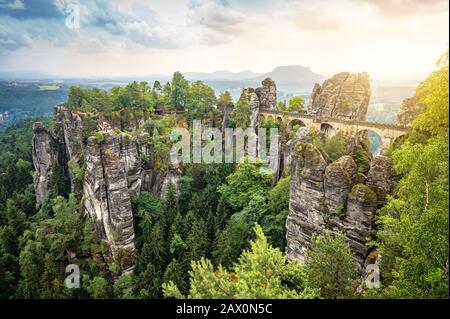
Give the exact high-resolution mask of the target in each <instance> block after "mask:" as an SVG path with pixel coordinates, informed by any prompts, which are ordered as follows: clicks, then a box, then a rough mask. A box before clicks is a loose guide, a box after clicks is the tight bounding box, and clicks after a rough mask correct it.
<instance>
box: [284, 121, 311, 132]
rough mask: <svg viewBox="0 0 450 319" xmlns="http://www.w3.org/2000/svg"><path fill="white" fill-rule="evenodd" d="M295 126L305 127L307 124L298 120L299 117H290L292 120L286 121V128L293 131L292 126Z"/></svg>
mask: <svg viewBox="0 0 450 319" xmlns="http://www.w3.org/2000/svg"><path fill="white" fill-rule="evenodd" d="M296 126H299V127H306V126H307V125H306V123H305V122H303V121H302V120H300V119H292V120H290V121H289V123H288V129H289V131H293V130H294V127H296Z"/></svg>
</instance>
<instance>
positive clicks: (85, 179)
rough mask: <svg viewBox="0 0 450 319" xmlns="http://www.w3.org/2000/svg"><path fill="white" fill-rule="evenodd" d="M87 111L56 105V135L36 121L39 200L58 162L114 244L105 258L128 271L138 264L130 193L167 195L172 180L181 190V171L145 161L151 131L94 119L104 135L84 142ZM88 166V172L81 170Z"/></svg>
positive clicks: (45, 194)
mask: <svg viewBox="0 0 450 319" xmlns="http://www.w3.org/2000/svg"><path fill="white" fill-rule="evenodd" d="M83 116H87V115H86V114H77V113H75V112H72V111H70V110H68V109H66V108H64V107H63V106H57V107H56V108H55V133H54V134H51V133H50V132H48V130H46V129H45V128H44V127H43V126H42V124H40V123H35V125H34V127H33V163H34V166H35V170H36V177H35V191H36V200H37V204H42V203H43V202H44V201H45V199H46V198H47V197H48V195H49V194H48V193H49V189H48V186H49V180H50V178H51V176H52V174H53V170H54V167H55V165H59V166H60V167H61V168H63V169H64V170H65V171H64V173H65V174H67V173H68V174H69V177H70V184H71V191H72V192H75V193H77V194H79V195H81V196H82V199H83V205H84V210H85V213H86V214H87V215H89V216H90V217H91V218H92V219H93V220H94V221H95V224H96V227H97V232H98V234H99V237H100V238H101V239H102V240H104V241H105V242H106V243H107V244H108V246H109V248H110V252H109V253H106V254H105V258H106V259H107V260H108V261H109V262H118V263H119V264H120V266H121V268H122V270H123V271H128V270H131V269H132V268H133V263H134V255H135V246H134V236H135V232H134V228H133V214H132V209H131V197H132V196H133V195H137V194H138V193H139V192H141V191H148V192H151V193H152V194H154V195H156V196H160V197H161V198H164V195H165V193H166V191H167V188H168V185H169V183H172V184H174V186H175V191H176V192H177V193H178V183H179V178H180V177H181V173H180V172H179V170H177V169H173V170H169V171H168V172H167V173H164V174H162V173H161V172H159V171H158V170H156V169H154V168H153V167H151V165H150V164H149V163H144V162H143V161H142V160H141V158H142V157H146V158H147V159H150V158H152V155H153V149H152V146H151V145H150V144H149V139H150V136H149V134H148V133H143V134H140V135H138V136H135V135H133V134H125V133H120V132H119V133H116V132H115V130H113V129H112V127H111V126H110V125H109V123H108V122H105V121H103V120H101V119H97V118H94V120H95V121H96V123H97V125H98V127H99V129H100V130H99V132H100V135H99V136H97V137H92V136H91V137H89V138H87V141H83V129H84V127H83V123H84V122H83V119H84V118H83ZM83 168H84V174H80V173H79V171H80V170H83ZM80 178H81V180H80Z"/></svg>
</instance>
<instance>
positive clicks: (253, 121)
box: [245, 88, 261, 133]
mask: <svg viewBox="0 0 450 319" xmlns="http://www.w3.org/2000/svg"><path fill="white" fill-rule="evenodd" d="M245 92H246V95H247V100H248V107H249V109H250V127H251V128H252V129H253V131H254V132H255V133H257V132H258V129H259V126H260V124H261V123H259V107H260V105H261V104H260V102H259V99H258V95H257V94H256V90H255V89H253V88H248V89H246V91H245Z"/></svg>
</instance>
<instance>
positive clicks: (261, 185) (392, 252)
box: [0, 53, 449, 298]
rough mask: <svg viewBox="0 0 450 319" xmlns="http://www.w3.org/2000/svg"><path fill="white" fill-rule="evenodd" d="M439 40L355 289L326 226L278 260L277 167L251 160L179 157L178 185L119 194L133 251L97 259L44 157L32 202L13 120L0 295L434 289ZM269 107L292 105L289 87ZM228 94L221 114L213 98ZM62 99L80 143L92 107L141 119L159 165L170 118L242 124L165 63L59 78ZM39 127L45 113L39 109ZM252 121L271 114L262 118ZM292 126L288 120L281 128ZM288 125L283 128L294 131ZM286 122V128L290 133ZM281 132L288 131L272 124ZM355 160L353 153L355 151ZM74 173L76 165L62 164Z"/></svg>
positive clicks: (20, 131) (444, 251)
mask: <svg viewBox="0 0 450 319" xmlns="http://www.w3.org/2000/svg"><path fill="white" fill-rule="evenodd" d="M448 63H449V61H448V53H447V54H446V55H444V56H443V57H442V58H441V59H440V60H439V62H438V64H437V69H436V71H435V72H433V73H432V74H431V75H430V76H429V77H428V78H427V79H425V80H424V81H423V82H422V83H421V84H420V86H419V87H418V88H417V90H416V97H417V99H419V100H420V101H421V103H423V104H424V105H425V106H426V108H425V110H424V111H422V113H420V114H419V115H418V116H417V117H416V119H415V120H414V121H413V123H412V126H411V128H410V129H409V131H408V133H407V136H406V138H405V139H403V141H402V143H399V144H395V145H393V146H392V147H391V149H390V150H389V156H390V157H392V159H393V162H394V168H395V173H396V176H395V179H396V187H395V191H394V193H393V194H392V195H391V196H389V197H388V201H387V204H386V205H385V206H384V207H383V208H382V209H380V210H378V211H377V215H376V231H375V233H374V234H373V238H372V241H371V242H370V246H371V249H372V250H371V251H372V252H371V254H372V255H377V254H379V255H381V256H382V262H381V277H382V278H381V287H379V288H378V289H369V288H367V287H366V286H365V285H364V283H363V279H362V278H361V274H360V272H359V270H358V269H357V267H356V265H355V261H354V256H353V255H352V252H351V250H350V248H349V246H348V244H347V243H346V241H345V238H344V237H343V236H340V235H331V234H328V233H324V234H322V235H318V236H316V237H314V240H313V243H312V245H311V247H310V248H309V251H308V253H307V254H308V256H309V258H308V259H307V260H306V262H305V263H298V262H295V261H292V260H289V259H288V258H287V256H286V255H285V253H284V249H285V246H286V235H285V233H286V229H285V224H286V218H287V215H288V212H289V191H290V176H289V174H287V173H285V174H284V175H283V176H282V177H281V179H280V180H279V181H278V182H277V183H276V185H274V184H273V181H272V178H271V176H268V175H265V174H261V172H260V169H259V168H260V166H261V165H262V164H261V163H259V162H253V161H249V160H245V159H244V160H243V161H241V162H239V163H237V164H182V167H181V170H182V172H183V176H182V178H181V181H180V194H179V196H176V192H175V189H174V187H173V185H171V186H169V189H168V192H167V194H166V196H165V197H164V198H163V199H161V198H160V197H157V196H154V195H153V194H151V193H148V192H141V193H140V194H139V195H137V196H134V197H133V198H132V210H133V217H134V225H135V230H136V238H135V243H136V248H137V252H138V253H137V256H136V260H135V265H136V266H135V268H134V270H133V271H132V272H127V273H122V272H121V270H120V267H119V266H118V265H117V264H115V263H108V262H107V261H106V260H105V259H104V258H103V252H104V251H105V250H106V248H105V245H104V243H103V242H102V241H101V240H100V239H99V237H98V234H97V232H96V231H95V225H94V224H93V222H92V221H91V219H90V218H89V216H85V215H84V214H83V209H82V205H81V201H82V198H81V196H80V194H77V193H76V192H73V193H71V188H70V180H69V178H68V176H67V174H65V173H64V171H63V170H62V169H61V168H58V167H55V168H54V172H53V174H52V179H51V180H50V181H49V190H50V194H49V197H48V198H47V199H46V201H45V202H44V203H43V204H42V205H40V206H36V205H35V203H36V200H35V194H34V188H33V175H34V172H33V163H32V145H31V141H32V123H33V122H35V121H37V119H33V120H31V119H27V120H24V121H22V122H20V123H19V124H17V125H14V126H10V127H8V128H7V129H6V130H5V131H4V132H2V133H0V187H1V188H0V297H1V298H448V297H449V295H448V267H449V265H448V255H449V251H448V240H449V233H448V226H449V224H448V217H449V216H448V215H449V211H448V207H449V203H448V168H449V163H448V160H449V152H448V138H449V136H448V134H449V130H448V112H449V100H448V93H449V89H448V85H449V82H448V76H449V64H448ZM294 102H295V103H292V104H291V105H290V106H286V105H283V103H281V104H279V106H278V107H279V110H280V111H294V110H295V111H300V112H301V111H303V110H304V105H303V104H304V101H303V99H301V98H298V99H294ZM229 104H234V105H235V106H234V108H233V111H232V113H231V116H230V119H229V121H228V122H227V123H222V122H221V120H222V118H223V117H222V115H223V109H224V108H225V106H227V105H229ZM65 106H66V107H67V108H68V109H71V110H76V111H77V112H80V113H84V114H92V115H93V116H92V117H89V116H86V117H84V118H83V121H84V123H83V124H84V131H83V135H84V136H83V137H84V141H83V142H84V143H86V142H87V139H88V138H89V137H90V136H95V138H96V139H97V140H98V142H99V143H101V141H102V139H103V136H102V133H101V131H100V130H99V127H98V124H97V122H96V121H95V120H94V116H95V117H96V118H98V117H99V116H101V117H103V118H104V119H106V120H107V121H109V122H110V123H112V124H113V126H114V127H115V129H116V130H117V131H119V132H120V133H121V134H124V135H125V136H126V135H127V134H135V133H136V132H135V131H136V130H137V131H139V132H146V133H148V134H149V135H150V136H151V141H150V143H151V144H152V147H153V148H154V150H155V155H154V156H153V157H152V158H147V157H145V156H142V157H141V160H142V162H144V163H149V165H150V164H151V165H152V166H153V167H156V168H157V169H158V170H160V171H165V170H167V169H168V161H167V158H168V155H169V152H170V140H169V138H168V135H169V132H170V131H171V128H173V127H175V126H184V127H187V128H188V129H191V123H192V120H193V119H201V120H202V121H203V122H204V123H208V125H211V126H214V127H221V126H222V125H225V126H227V127H247V126H249V124H250V114H249V105H248V102H247V100H246V98H245V96H244V95H242V96H241V98H240V99H238V100H237V101H235V102H234V101H233V100H232V97H231V95H230V94H229V93H228V92H223V93H222V94H220V96H219V97H216V95H215V93H214V90H213V89H212V88H211V87H209V86H208V85H206V84H205V83H203V82H201V81H197V82H193V83H190V82H189V81H187V80H186V79H185V78H184V77H183V75H182V74H181V73H179V72H176V73H175V74H174V75H173V78H172V80H171V81H170V82H168V83H165V84H161V83H159V82H158V81H156V82H155V83H153V84H151V85H150V84H149V83H146V82H140V83H137V82H133V83H131V84H129V85H127V86H124V87H114V88H112V89H111V90H109V91H104V90H99V89H80V88H77V87H73V88H71V89H70V91H69V97H68V101H67V102H66V103H65ZM40 121H43V122H44V125H45V126H46V127H47V128H48V129H49V130H52V129H53V126H54V123H53V121H52V119H50V118H45V119H40ZM262 126H263V127H274V126H277V127H278V128H279V129H281V131H282V132H285V129H286V128H285V127H283V124H282V123H273V122H270V121H268V122H265V123H262ZM295 129H296V128H295ZM294 133H295V132H294ZM290 134H293V132H290ZM313 136H314V140H313V142H314V143H315V145H317V147H319V148H320V149H321V150H323V152H325V153H326V154H328V156H329V158H330V159H331V160H334V159H337V158H338V157H340V156H342V155H345V154H346V147H345V137H344V136H342V135H341V134H337V135H335V136H333V137H327V136H319V135H317V134H316V133H314V134H313ZM285 138H286V139H287V138H289V136H287V137H285ZM355 161H356V162H357V165H358V169H364V166H367V159H366V158H365V157H364V154H363V153H361V154H359V157H358V158H355ZM69 165H72V167H71V170H72V171H73V172H76V174H75V175H76V178H77V179H78V180H80V181H81V180H82V179H83V176H84V173H85V167H84V166H83V162H82V161H81V163H74V162H72V163H69ZM71 263H76V264H77V265H79V267H80V270H81V285H80V288H79V289H69V288H67V287H66V286H65V284H64V280H65V278H66V276H67V274H66V273H65V270H66V266H67V265H68V264H71Z"/></svg>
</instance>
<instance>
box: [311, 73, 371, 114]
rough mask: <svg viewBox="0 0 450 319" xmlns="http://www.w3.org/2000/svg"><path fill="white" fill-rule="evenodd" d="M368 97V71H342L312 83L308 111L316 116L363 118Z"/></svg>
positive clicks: (367, 104)
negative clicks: (319, 81)
mask: <svg viewBox="0 0 450 319" xmlns="http://www.w3.org/2000/svg"><path fill="white" fill-rule="evenodd" d="M369 98H370V82H369V74H368V73H366V72H363V73H348V72H342V73H338V74H336V75H334V76H333V77H331V78H330V79H328V80H326V81H325V82H324V83H323V84H322V85H320V84H318V83H316V84H315V85H314V88H313V92H312V94H311V101H310V104H309V106H308V113H309V114H311V115H314V116H316V117H318V118H326V117H332V118H337V119H343V120H353V119H356V120H365V118H366V113H367V108H368V106H369Z"/></svg>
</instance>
